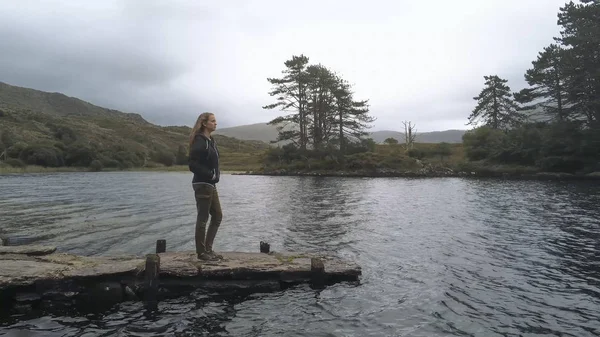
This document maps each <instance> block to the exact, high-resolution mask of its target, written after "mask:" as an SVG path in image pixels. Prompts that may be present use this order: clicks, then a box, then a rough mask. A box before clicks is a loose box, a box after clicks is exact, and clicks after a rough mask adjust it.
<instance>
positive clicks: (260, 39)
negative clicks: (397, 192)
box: [0, 0, 562, 131]
mask: <svg viewBox="0 0 600 337" xmlns="http://www.w3.org/2000/svg"><path fill="white" fill-rule="evenodd" d="M543 3H544V4H542V2H539V1H535V0H529V1H521V0H519V1H517V0H503V1H500V0H498V1H495V0H490V1H486V2H485V3H484V2H481V1H462V2H458V3H456V2H454V3H448V2H446V1H440V2H438V3H436V2H435V1H431V2H427V3H425V2H422V3H421V2H414V1H398V2H389V1H375V0H374V1H370V2H368V3H364V2H357V1H349V2H347V3H345V6H344V8H343V9H341V8H340V7H339V6H338V5H337V4H332V3H330V2H316V1H314V2H313V3H311V2H310V1H307V2H306V3H305V4H303V5H302V6H293V5H291V4H289V3H288V2H284V1H274V0H273V1H245V0H244V1H242V0H235V1H231V2H222V3H217V2H210V1H182V0H177V1H144V0H126V1H116V0H114V1H109V0H106V1H91V0H90V1H71V2H66V1H58V0H57V1H50V0H48V1H44V2H38V1H32V0H22V1H20V2H19V3H17V2H10V1H6V2H0V50H1V52H0V81H3V82H7V83H9V84H14V85H20V86H25V87H32V88H35V89H39V90H45V91H52V92H63V93H64V94H66V95H69V96H76V97H79V98H81V99H84V100H87V101H90V102H91V103H94V104H97V105H101V106H105V107H108V108H113V109H118V110H122V111H126V112H136V113H140V114H141V115H142V116H144V118H146V119H148V120H149V121H152V122H155V123H160V124H169V125H190V124H191V123H193V121H194V119H195V118H196V116H197V114H198V113H200V112H202V111H214V112H216V113H217V114H218V120H219V124H220V126H221V127H226V126H233V125H239V124H246V123H258V122H267V121H269V120H270V119H272V118H274V117H275V116H277V115H278V114H281V113H279V112H277V111H267V110H263V109H262V108H261V107H262V106H263V105H265V104H268V103H271V102H272V97H269V96H268V91H269V86H268V83H267V81H266V78H267V77H271V76H280V74H281V70H282V69H283V62H284V61H285V60H286V59H288V58H290V57H291V56H292V55H294V54H300V53H304V54H306V55H307V56H309V57H310V58H311V62H322V63H323V64H325V65H326V66H328V67H331V68H332V69H334V70H336V71H339V72H340V73H341V74H342V76H344V78H346V79H347V80H349V81H350V82H352V83H356V84H357V86H356V89H357V98H360V99H363V98H367V99H369V100H370V102H371V111H372V114H373V115H374V116H375V117H377V119H378V120H377V122H376V123H375V128H374V129H389V128H390V126H394V128H401V127H402V124H401V120H413V121H415V122H418V123H419V125H420V126H421V128H422V129H423V130H424V131H425V129H427V130H435V129H439V128H458V127H462V128H464V123H466V118H467V116H468V115H469V114H470V112H471V110H472V109H473V107H474V104H475V102H474V100H473V99H472V98H473V97H474V96H476V95H477V94H478V93H479V91H480V90H481V88H482V87H483V76H484V75H491V74H497V75H498V76H501V77H503V78H507V79H508V80H509V85H510V87H511V89H512V90H513V91H516V90H519V89H520V88H522V87H524V86H525V82H524V79H523V74H524V72H525V70H526V69H527V68H528V67H529V66H530V65H531V61H532V60H534V59H535V57H536V55H537V52H538V51H539V50H541V48H542V47H543V46H545V45H546V44H548V43H550V42H552V37H553V36H556V34H557V33H556V31H557V29H556V25H555V21H556V12H557V11H558V7H559V5H562V1H561V0H551V1H550V0H549V1H545V2H543ZM315 6H316V7H318V8H319V10H318V11H315V10H314V8H316V7H315ZM511 20H512V21H511ZM419 121H420V122H419Z"/></svg>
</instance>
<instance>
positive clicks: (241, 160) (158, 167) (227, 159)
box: [0, 152, 263, 174]
mask: <svg viewBox="0 0 600 337" xmlns="http://www.w3.org/2000/svg"><path fill="white" fill-rule="evenodd" d="M262 155H263V152H247V153H226V154H224V155H222V157H221V163H220V165H221V172H222V173H225V174H226V173H239V172H246V171H254V170H259V169H260V168H261V165H262V163H261V158H262ZM90 171H101V172H118V171H124V172H127V171H128V172H189V169H188V166H187V165H168V166H167V165H163V164H160V163H154V162H151V163H149V165H147V166H142V167H131V168H123V169H119V168H102V169H100V170H95V169H92V168H90V167H82V166H61V167H44V166H39V165H24V166H21V167H13V166H10V165H7V164H6V163H3V162H2V161H0V174H28V173H56V172H90Z"/></svg>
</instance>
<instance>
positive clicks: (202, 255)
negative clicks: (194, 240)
mask: <svg viewBox="0 0 600 337" xmlns="http://www.w3.org/2000/svg"><path fill="white" fill-rule="evenodd" d="M198 260H202V261H216V260H218V258H216V257H215V256H213V255H212V254H210V253H208V252H204V253H200V254H198Z"/></svg>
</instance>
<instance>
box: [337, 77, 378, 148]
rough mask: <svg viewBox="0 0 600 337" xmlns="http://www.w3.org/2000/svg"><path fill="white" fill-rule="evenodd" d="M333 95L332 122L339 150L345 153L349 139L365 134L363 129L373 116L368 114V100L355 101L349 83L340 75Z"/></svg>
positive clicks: (367, 125)
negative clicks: (333, 114)
mask: <svg viewBox="0 0 600 337" xmlns="http://www.w3.org/2000/svg"><path fill="white" fill-rule="evenodd" d="M333 96H334V98H335V101H334V106H335V119H334V120H333V121H332V124H333V125H335V127H336V129H337V130H338V134H337V138H338V141H339V146H340V152H341V153H345V151H346V147H347V144H348V141H349V139H353V140H358V139H360V138H362V137H364V136H366V135H367V132H366V131H365V130H366V129H368V128H369V127H370V126H369V123H372V122H374V121H375V118H374V117H372V116H370V115H369V107H368V100H363V101H355V100H354V93H353V92H352V88H351V86H350V84H349V83H348V82H347V81H345V80H344V79H342V78H340V77H338V78H337V87H336V89H335V90H334V92H333Z"/></svg>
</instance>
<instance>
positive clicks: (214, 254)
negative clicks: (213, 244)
mask: <svg viewBox="0 0 600 337" xmlns="http://www.w3.org/2000/svg"><path fill="white" fill-rule="evenodd" d="M208 254H209V255H210V256H212V257H214V258H215V259H218V260H223V255H219V254H217V253H215V252H214V251H212V250H211V251H209V252H208Z"/></svg>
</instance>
